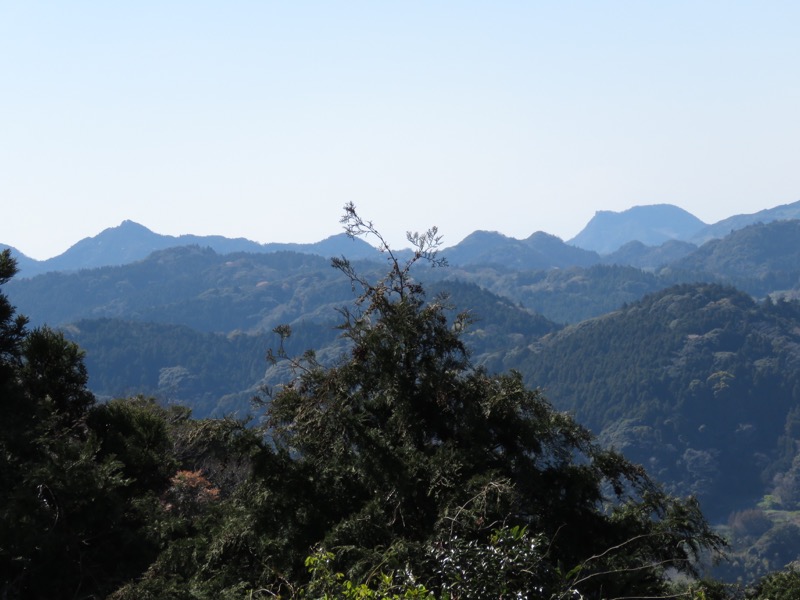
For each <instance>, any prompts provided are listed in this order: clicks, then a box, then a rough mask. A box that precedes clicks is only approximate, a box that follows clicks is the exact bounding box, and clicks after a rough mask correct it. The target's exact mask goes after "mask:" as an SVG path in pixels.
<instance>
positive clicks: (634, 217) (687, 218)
mask: <svg viewBox="0 0 800 600" xmlns="http://www.w3.org/2000/svg"><path fill="white" fill-rule="evenodd" d="M704 226H705V223H703V222H702V221H701V220H700V219H698V218H697V217H695V216H694V215H692V214H691V213H689V212H687V211H685V210H683V209H682V208H679V207H677V206H673V205H672V204H653V205H650V206H634V207H633V208H629V209H628V210H624V211H622V212H613V211H607V210H601V211H598V212H597V213H595V215H594V217H592V220H591V221H589V223H588V225H586V227H584V228H583V230H582V231H581V232H580V233H579V234H578V235H576V236H575V237H574V238H572V239H571V240H569V241H568V243H569V244H572V245H574V246H578V247H579V248H585V249H586V250H594V251H595V252H599V253H600V254H610V253H611V252H614V251H615V250H617V249H618V248H620V247H622V246H623V245H625V244H626V243H628V242H631V241H634V240H636V241H639V242H642V243H643V244H645V245H646V246H659V245H661V244H663V243H664V242H666V241H667V240H673V239H677V240H688V239H689V238H691V236H692V235H694V234H695V233H697V232H698V231H699V230H701V229H702V228H703V227H704Z"/></svg>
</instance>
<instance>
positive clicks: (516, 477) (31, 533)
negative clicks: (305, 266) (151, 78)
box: [0, 212, 721, 600]
mask: <svg viewBox="0 0 800 600" xmlns="http://www.w3.org/2000/svg"><path fill="white" fill-rule="evenodd" d="M352 219H353V221H354V227H356V228H362V227H364V226H363V224H362V222H361V221H360V220H358V218H357V215H355V213H354V212H353V214H352ZM366 230H367V232H369V231H371V230H370V229H369V228H367V229H366ZM418 243H419V247H420V253H419V254H418V255H417V256H416V258H415V259H413V261H416V260H419V259H428V260H431V261H434V264H435V262H436V257H435V251H434V250H435V237H432V236H431V235H426V236H425V237H421V238H419V239H418ZM337 267H338V268H339V269H340V270H341V271H342V272H344V273H345V274H346V275H347V276H348V277H349V278H350V281H351V283H352V284H353V286H354V287H358V288H360V292H361V295H360V297H359V300H358V301H357V302H356V303H355V304H354V305H353V306H352V307H351V308H350V309H348V310H346V311H344V312H343V313H342V314H341V317H342V331H343V332H344V334H345V336H346V338H347V339H348V340H349V341H350V346H349V352H348V354H347V356H346V357H343V359H342V360H341V361H340V362H338V363H337V364H336V365H335V366H325V365H323V364H321V363H319V362H318V361H317V359H316V356H315V355H314V354H313V353H306V354H304V356H302V357H301V358H297V359H295V358H292V357H291V356H290V355H289V354H288V353H287V352H286V349H285V347H279V349H278V350H277V351H276V352H275V353H274V354H272V355H271V360H272V361H273V362H274V363H286V364H288V365H289V366H290V368H291V369H292V371H293V372H294V376H293V377H292V378H290V379H289V380H288V381H287V382H286V383H285V384H284V385H282V386H280V387H278V388H276V389H275V390H274V391H273V392H271V393H270V394H269V395H268V396H267V399H268V400H269V403H268V405H267V407H266V416H267V420H266V423H265V427H264V428H263V429H249V428H246V427H245V426H244V424H243V423H240V422H236V421H232V420H204V421H197V420H191V419H189V418H188V413H187V411H185V410H182V409H180V408H177V407H176V408H172V409H165V408H161V407H159V406H158V405H157V404H156V403H155V402H153V401H148V400H145V399H141V398H140V399H130V400H114V401H111V402H109V403H106V404H98V403H96V401H95V399H94V398H93V396H92V395H91V394H90V393H89V392H88V390H87V389H86V380H87V377H86V370H85V368H84V366H83V363H82V359H81V354H80V352H79V350H78V348H77V347H76V346H75V345H74V344H72V343H70V342H67V341H66V340H65V339H64V338H63V336H62V335H61V334H59V333H57V332H54V331H52V330H49V329H35V330H32V331H28V330H27V329H26V323H25V319H24V318H23V317H17V316H16V315H15V312H14V310H13V308H12V307H11V306H10V304H9V303H8V302H7V299H6V297H5V296H4V295H2V294H0V348H2V351H3V353H2V356H1V358H2V361H1V362H0V386H2V390H3V393H4V396H3V397H4V402H3V404H2V407H0V408H1V409H2V415H1V416H2V417H3V418H2V419H0V424H2V425H0V447H2V449H3V452H2V454H1V455H0V456H2V462H0V481H1V482H2V484H3V486H2V490H3V494H2V495H1V496H0V516H2V519H1V520H0V527H1V528H2V529H0V531H1V532H2V534H3V535H2V537H0V540H2V541H0V593H1V594H2V596H3V597H5V598H45V597H46V598H53V599H58V598H86V599H88V598H97V597H109V598H113V599H116V600H122V599H128V598H130V599H134V598H135V599H137V600H138V599H142V598H159V599H165V598H175V599H178V598H209V599H210V598H241V597H247V598H276V597H277V598H306V597H325V598H333V597H337V598H338V597H342V598H346V597H352V598H356V597H359V598H429V599H432V600H435V599H437V598H440V599H442V600H444V599H445V598H447V599H451V598H458V597H461V598H501V597H505V596H507V595H509V594H511V595H512V596H515V597H539V598H567V597H583V598H590V599H597V600H599V599H600V598H603V597H606V595H607V594H609V593H611V594H612V595H615V596H619V595H620V594H627V595H630V594H635V595H637V596H640V597H643V596H647V597H677V596H684V597H687V598H690V597H694V594H695V591H699V590H701V589H709V590H711V589H717V588H718V586H717V585H715V584H708V583H702V582H700V581H696V580H694V579H693V578H694V576H695V575H696V573H697V571H696V569H697V568H698V563H697V562H696V561H697V560H698V558H699V557H700V554H701V553H702V552H703V551H712V552H715V551H718V550H719V549H720V548H721V539H720V538H719V537H718V536H716V535H715V534H714V533H713V532H712V531H711V530H710V529H709V528H708V526H707V524H706V522H705V520H704V519H703V517H702V515H701V513H700V511H699V509H698V506H697V504H696V502H694V501H693V500H692V499H686V500H681V499H678V498H675V497H671V496H669V495H666V494H664V493H663V492H662V491H661V490H660V489H659V488H658V487H657V486H656V485H655V484H654V482H653V481H651V480H650V478H649V477H648V476H647V475H646V473H645V471H644V470H643V469H641V468H640V467H638V466H636V465H635V464H632V463H630V462H628V461H627V460H625V459H624V458H623V457H622V456H620V455H618V454H616V453H614V452H609V451H607V450H605V449H603V448H601V447H600V446H599V445H597V444H596V443H595V442H594V441H593V439H592V436H591V435H590V434H589V432H588V431H586V430H585V429H583V428H582V427H580V426H579V425H578V424H577V423H575V422H574V421H573V420H572V419H570V418H569V417H568V416H566V415H564V414H560V413H557V412H555V411H554V410H553V409H552V408H551V407H550V405H549V404H548V403H547V401H546V400H545V399H544V398H543V397H542V396H541V394H539V393H537V392H535V391H530V390H527V389H525V387H524V386H523V385H522V382H521V380H520V378H519V377H518V376H516V375H514V374H509V375H491V374H488V373H486V372H485V371H483V370H481V369H477V370H476V369H473V368H472V367H471V365H470V362H469V358H468V353H467V351H466V348H465V346H464V344H463V342H462V340H461V333H460V332H461V331H463V326H464V325H466V324H467V323H468V322H469V321H470V318H469V315H467V314H466V313H459V314H457V315H455V316H454V317H453V318H452V319H449V318H448V316H447V309H448V306H447V305H446V304H445V303H444V302H443V300H441V299H440V300H436V299H430V298H427V296H426V294H425V290H424V288H423V287H422V286H420V285H419V284H418V283H417V282H415V281H414V280H413V278H411V275H410V270H409V267H410V265H409V264H405V265H404V264H402V263H400V262H398V261H397V260H396V259H395V258H394V257H393V258H392V267H391V270H390V271H389V275H388V277H387V278H385V279H383V280H380V281H378V282H377V283H376V284H373V283H371V282H370V279H368V278H364V277H363V276H362V275H361V274H360V273H359V272H358V271H357V270H355V269H353V268H352V265H351V264H350V263H348V262H347V261H344V260H341V261H338V262H337ZM13 273H14V265H13V261H11V259H10V254H9V253H7V252H6V253H4V254H3V255H2V256H0V283H5V282H6V281H7V280H8V278H10V277H11V276H12V275H13ZM280 332H281V337H282V338H286V337H287V336H288V335H289V330H288V328H282V329H281V330H280ZM564 565H567V567H566V568H564ZM573 567H574V568H573ZM676 573H680V574H683V575H684V576H685V577H686V578H687V579H686V580H684V581H682V582H675V581H674V580H673V577H674V574H676Z"/></svg>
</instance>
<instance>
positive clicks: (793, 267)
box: [664, 220, 800, 297]
mask: <svg viewBox="0 0 800 600" xmlns="http://www.w3.org/2000/svg"><path fill="white" fill-rule="evenodd" d="M664 272H665V273H667V272H672V273H681V272H684V273H692V274H693V275H694V276H695V278H696V279H698V280H701V279H702V280H708V279H713V280H716V281H720V282H724V283H729V284H731V285H735V286H736V287H738V288H740V289H743V290H745V291H747V292H748V293H750V294H753V295H755V296H759V297H760V296H765V295H767V294H769V293H772V292H776V291H783V290H791V289H798V287H800V221H797V220H795V221H773V222H771V223H767V224H763V223H759V224H757V225H750V226H748V227H745V228H743V229H739V230H737V231H734V232H732V233H731V234H730V235H728V236H726V237H724V238H722V239H719V240H711V241H709V242H707V243H705V244H703V245H702V246H701V247H700V248H698V249H697V250H695V251H694V252H692V253H691V254H689V255H687V256H685V257H684V258H681V259H679V260H677V261H675V262H673V263H671V264H670V265H669V266H668V267H667V268H666V269H665V270H664Z"/></svg>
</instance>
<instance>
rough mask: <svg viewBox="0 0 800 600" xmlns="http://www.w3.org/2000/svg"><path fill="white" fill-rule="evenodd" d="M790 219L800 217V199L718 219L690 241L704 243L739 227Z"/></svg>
mask: <svg viewBox="0 0 800 600" xmlns="http://www.w3.org/2000/svg"><path fill="white" fill-rule="evenodd" d="M790 219H800V200H798V201H797V202H792V203H791V204H782V205H780V206H775V207H773V208H767V209H764V210H760V211H758V212H755V213H752V214H746V215H734V216H732V217H728V218H727V219H722V220H721V221H717V222H716V223H714V224H713V225H707V226H706V227H704V228H703V229H701V230H700V231H698V232H697V233H696V234H695V235H693V236H692V237H691V239H690V240H689V241H691V242H693V243H695V244H698V245H699V244H702V243H704V242H707V241H708V240H711V239H716V238H723V237H725V236H727V235H728V234H729V233H731V232H733V231H736V230H737V229H743V228H744V227H747V226H748V225H755V224H756V223H771V222H772V221H786V220H790Z"/></svg>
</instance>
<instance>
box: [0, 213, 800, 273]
mask: <svg viewBox="0 0 800 600" xmlns="http://www.w3.org/2000/svg"><path fill="white" fill-rule="evenodd" d="M786 219H800V201H798V202H794V203H792V204H786V205H782V206H777V207H774V208H770V209H766V210H762V211H759V212H757V213H754V214H749V215H734V216H732V217H729V218H727V219H724V220H722V221H719V222H718V223H715V224H713V225H707V224H705V223H703V222H702V221H701V220H700V219H698V218H697V217H695V216H694V215H692V214H691V213H689V212H687V211H685V210H683V209H682V208H679V207H677V206H673V205H671V204H655V205H650V206H634V207H632V208H630V209H628V210H625V211H622V212H612V211H599V212H597V213H596V214H595V216H594V217H593V218H592V219H591V221H589V223H588V224H587V225H586V227H585V228H584V229H583V230H582V231H581V232H580V233H579V234H578V235H577V236H575V237H574V238H572V239H571V240H569V241H568V242H564V241H562V240H561V239H560V238H558V237H556V236H553V235H550V234H547V233H544V232H536V233H534V234H532V235H531V236H530V237H528V238H527V239H525V240H518V239H515V238H510V237H507V236H504V235H502V234H500V233H497V232H489V231H475V232H474V233H472V234H470V235H468V236H467V237H466V238H464V240H462V241H461V242H460V243H458V244H456V245H455V246H452V247H450V248H447V249H446V251H445V252H444V253H443V254H444V255H445V256H446V257H447V259H448V261H449V262H450V263H451V264H454V265H465V264H487V265H488V264H490V265H505V266H507V267H509V268H513V269H520V268H522V269H549V268H566V267H570V266H579V267H587V266H590V265H593V264H621V265H631V266H635V267H638V268H645V269H654V268H657V267H660V266H662V265H664V264H667V263H670V262H673V261H675V260H677V259H679V258H681V257H683V256H686V255H688V254H689V253H690V252H691V251H693V250H694V249H695V248H696V247H697V246H698V245H700V244H702V243H705V242H707V241H709V240H712V239H719V238H722V237H725V236H726V235H728V234H729V233H731V232H732V231H735V230H739V229H742V228H744V227H746V226H748V225H752V224H755V223H759V222H760V223H769V222H772V221H777V220H786ZM177 246H200V247H208V248H211V249H213V250H214V251H215V252H216V253H218V254H230V253H233V252H253V253H269V252H278V251H287V250H288V251H293V252H299V253H303V254H317V255H320V256H323V257H326V258H328V257H330V256H341V255H345V256H347V257H349V258H351V259H361V258H374V257H376V256H378V251H377V250H376V249H375V248H373V247H372V246H370V245H369V244H368V243H366V242H364V241H362V240H352V239H350V238H348V237H347V236H346V235H345V234H339V235H334V236H331V237H329V238H327V239H325V240H322V241H320V242H316V243H313V244H279V243H268V244H260V243H258V242H254V241H251V240H247V239H244V238H235V239H231V238H226V237H223V236H218V235H212V236H197V235H181V236H171V235H161V234H158V233H154V232H153V231H151V230H150V229H148V228H147V227H144V226H143V225H140V224H138V223H134V222H133V221H123V222H122V223H121V224H120V225H118V226H117V227H111V228H108V229H105V230H104V231H102V232H100V233H99V234H98V235H96V236H94V237H88V238H85V239H83V240H81V241H79V242H78V243H76V244H75V245H73V246H72V247H70V248H69V249H68V250H67V251H65V252H64V253H62V254H60V255H59V256H56V257H53V258H50V259H47V260H44V261H37V260H35V259H32V258H30V257H28V256H25V255H24V254H23V253H22V252H20V251H19V250H18V249H16V248H13V247H11V250H12V254H14V255H15V257H16V258H17V262H18V265H19V267H20V274H19V277H34V276H36V275H39V274H41V273H46V272H51V271H78V270H81V269H90V268H96V267H103V266H112V265H123V264H128V263H131V262H135V261H138V260H142V259H144V258H145V257H147V256H148V255H149V254H151V253H152V252H155V251H157V250H164V249H167V248H171V247H177ZM9 247H10V246H5V245H3V244H0V249H2V248H9Z"/></svg>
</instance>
